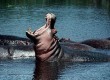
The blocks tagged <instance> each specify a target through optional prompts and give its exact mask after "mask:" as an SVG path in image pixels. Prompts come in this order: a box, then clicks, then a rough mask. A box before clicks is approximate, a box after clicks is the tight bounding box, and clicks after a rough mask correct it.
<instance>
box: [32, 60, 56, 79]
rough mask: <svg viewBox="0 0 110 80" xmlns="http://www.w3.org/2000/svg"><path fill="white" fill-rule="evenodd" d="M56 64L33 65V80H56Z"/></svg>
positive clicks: (42, 63)
mask: <svg viewBox="0 0 110 80" xmlns="http://www.w3.org/2000/svg"><path fill="white" fill-rule="evenodd" d="M57 79H58V63H57V62H53V63H49V62H41V63H36V64H35V71H34V78H33V80H57Z"/></svg>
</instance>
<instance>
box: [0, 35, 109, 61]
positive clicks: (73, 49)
mask: <svg viewBox="0 0 110 80" xmlns="http://www.w3.org/2000/svg"><path fill="white" fill-rule="evenodd" d="M7 36H10V37H11V39H10V38H9V37H7ZM3 37H4V38H3ZM27 40H28V39H27V38H25V40H24V38H21V37H19V39H18V37H17V36H14V37H13V36H11V35H0V49H2V50H0V54H2V51H3V52H5V53H7V55H8V57H10V56H13V55H14V54H16V53H15V51H16V50H21V51H27V52H29V51H31V52H33V43H32V42H31V41H28V44H18V43H19V42H21V41H22V42H26V41H27ZM4 41H5V42H4ZM7 41H8V42H7ZM16 41H17V43H16ZM12 42H13V44H12ZM4 43H5V44H4ZM60 45H61V47H62V49H63V52H64V56H63V60H64V59H65V60H66V61H109V60H110V56H109V55H107V54H102V53H99V52H94V51H95V50H96V49H95V48H93V47H91V46H88V45H85V44H80V43H71V41H70V42H69V41H67V42H60ZM33 54H34V52H33ZM11 58H13V57H11Z"/></svg>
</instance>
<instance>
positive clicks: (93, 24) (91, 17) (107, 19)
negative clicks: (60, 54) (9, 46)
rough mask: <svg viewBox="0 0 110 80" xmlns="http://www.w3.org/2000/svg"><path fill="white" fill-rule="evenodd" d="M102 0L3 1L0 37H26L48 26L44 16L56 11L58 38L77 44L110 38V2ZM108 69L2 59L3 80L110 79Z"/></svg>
mask: <svg viewBox="0 0 110 80" xmlns="http://www.w3.org/2000/svg"><path fill="white" fill-rule="evenodd" d="M100 1H101V3H100V2H99V3H97V2H98V0H60V1H59V0H0V34H6V35H7V34H8V35H15V36H20V37H26V36H25V31H26V30H27V29H28V28H29V27H31V28H32V30H34V29H38V28H39V27H41V26H42V25H43V24H44V23H45V19H44V17H45V15H46V14H47V13H48V12H53V13H55V14H56V15H57V22H56V28H57V30H58V33H57V35H58V37H59V38H62V37H65V38H70V39H71V40H73V41H78V42H79V41H83V40H87V39H91V38H101V39H102V38H107V37H110V0H100ZM18 52H19V53H21V52H20V51H18ZM104 52H105V51H104ZM22 53H24V55H26V54H28V53H27V52H24V51H22ZM25 53H26V54H25ZM108 53H109V51H108ZM15 56H18V55H15ZM109 67H110V63H109V62H97V63H96V62H94V63H92V62H91V63H80V62H78V63H75V62H61V63H60V62H59V63H57V62H53V63H42V64H38V63H36V64H35V60H34V59H32V58H27V59H13V60H10V59H5V60H0V80H32V78H34V77H35V76H37V78H42V79H43V80H88V79H89V80H110V68H109ZM35 78H36V77H35ZM37 80H38V79H37Z"/></svg>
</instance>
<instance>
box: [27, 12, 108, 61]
mask: <svg viewBox="0 0 110 80" xmlns="http://www.w3.org/2000/svg"><path fill="white" fill-rule="evenodd" d="M45 18H46V24H45V25H44V26H42V27H41V28H39V29H37V30H35V31H31V30H28V31H26V35H27V37H28V38H29V39H30V40H31V41H33V43H34V46H33V47H34V51H35V57H36V60H37V61H41V62H44V61H59V60H71V61H78V60H79V61H93V59H95V60H97V61H108V59H109V56H108V55H106V54H101V53H98V52H96V54H94V52H92V51H94V50H95V48H93V47H92V46H89V45H86V44H81V43H75V42H72V41H70V40H65V41H64V40H58V37H57V36H56V33H57V30H56V29H55V27H54V24H55V21H56V16H55V15H54V14H53V13H48V14H47V15H46V17H45ZM63 41H64V44H63V43H60V42H63ZM65 42H67V44H66V43H65ZM82 43H83V42H82ZM99 54H100V56H99ZM76 57H77V59H76Z"/></svg>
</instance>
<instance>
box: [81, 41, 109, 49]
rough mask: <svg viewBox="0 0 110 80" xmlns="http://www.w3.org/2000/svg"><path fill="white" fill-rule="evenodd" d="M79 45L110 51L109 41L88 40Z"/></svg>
mask: <svg viewBox="0 0 110 80" xmlns="http://www.w3.org/2000/svg"><path fill="white" fill-rule="evenodd" d="M81 44H86V45H89V46H92V47H94V48H98V49H110V40H106V39H89V40H85V41H82V42H81Z"/></svg>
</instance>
